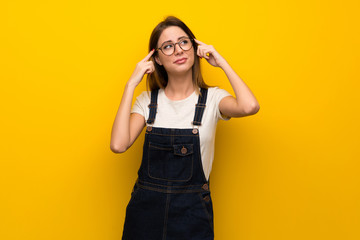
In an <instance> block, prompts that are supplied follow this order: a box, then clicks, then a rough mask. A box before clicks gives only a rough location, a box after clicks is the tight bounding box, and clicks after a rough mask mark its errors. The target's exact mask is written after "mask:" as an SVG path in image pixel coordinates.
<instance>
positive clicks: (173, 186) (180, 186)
mask: <svg viewBox="0 0 360 240" xmlns="http://www.w3.org/2000/svg"><path fill="white" fill-rule="evenodd" d="M139 182H143V183H149V184H152V185H156V186H160V187H168V185H161V184H156V183H152V182H147V181H144V180H140V179H139ZM140 184H141V183H140ZM203 185H204V184H196V185H181V186H171V187H179V188H182V187H196V186H203ZM143 186H145V185H143Z"/></svg>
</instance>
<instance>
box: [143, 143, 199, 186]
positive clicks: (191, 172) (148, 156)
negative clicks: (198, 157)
mask: <svg viewBox="0 0 360 240" xmlns="http://www.w3.org/2000/svg"><path fill="white" fill-rule="evenodd" d="M148 150H150V141H149V143H148ZM184 157H185V156H184ZM189 157H190V156H189ZM147 159H148V167H147V169H148V176H149V177H151V178H154V179H158V180H165V181H170V182H187V181H189V180H190V179H191V178H192V175H193V170H194V155H193V154H191V171H190V175H189V177H188V178H187V179H183V180H177V179H168V178H158V177H155V176H152V175H151V174H150V154H149V151H147Z"/></svg>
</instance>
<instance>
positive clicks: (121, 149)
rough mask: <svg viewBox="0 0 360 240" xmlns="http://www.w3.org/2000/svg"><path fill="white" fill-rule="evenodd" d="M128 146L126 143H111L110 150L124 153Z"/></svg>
mask: <svg viewBox="0 0 360 240" xmlns="http://www.w3.org/2000/svg"><path fill="white" fill-rule="evenodd" d="M128 148H129V147H128V146H126V145H124V144H121V145H114V144H111V145H110V150H111V151H112V152H113V153H124V152H126V150H128Z"/></svg>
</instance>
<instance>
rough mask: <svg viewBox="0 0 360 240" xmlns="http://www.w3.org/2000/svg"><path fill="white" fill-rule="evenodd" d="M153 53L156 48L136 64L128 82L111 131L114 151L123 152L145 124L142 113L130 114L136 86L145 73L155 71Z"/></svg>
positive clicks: (111, 144)
mask: <svg viewBox="0 0 360 240" xmlns="http://www.w3.org/2000/svg"><path fill="white" fill-rule="evenodd" d="M153 53H154V50H152V51H151V52H150V53H149V54H148V55H147V56H146V57H145V58H144V59H143V60H141V61H140V62H139V63H138V64H137V65H136V68H135V71H134V73H133V74H132V76H131V77H130V79H129V81H128V82H127V83H126V86H125V89H124V93H123V96H122V98H121V103H120V106H119V109H118V111H117V114H116V117H115V120H114V124H113V127H112V131H111V142H110V149H111V151H113V152H114V153H123V152H125V151H126V150H127V149H128V148H129V147H131V145H132V144H133V143H134V142H135V140H136V138H137V137H138V136H139V134H140V133H141V130H142V129H143V128H144V126H145V119H144V117H143V116H142V115H140V114H137V113H133V114H130V112H131V103H132V99H133V96H134V91H135V88H136V86H137V85H138V84H139V83H140V82H141V80H142V78H143V76H144V74H145V73H152V72H153V71H154V63H153V62H152V61H148V60H149V59H150V57H151V55H152V54H153Z"/></svg>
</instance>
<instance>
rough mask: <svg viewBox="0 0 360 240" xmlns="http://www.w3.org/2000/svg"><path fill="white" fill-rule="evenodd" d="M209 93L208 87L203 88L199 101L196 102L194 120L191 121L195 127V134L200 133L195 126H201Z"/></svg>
mask: <svg viewBox="0 0 360 240" xmlns="http://www.w3.org/2000/svg"><path fill="white" fill-rule="evenodd" d="M207 93H208V90H207V89H205V88H201V91H200V95H199V98H198V103H197V104H195V115H194V120H193V121H192V122H191V124H192V125H194V129H193V133H194V134H197V133H198V129H197V128H195V126H201V119H202V117H203V114H204V110H205V107H206V99H207Z"/></svg>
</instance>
